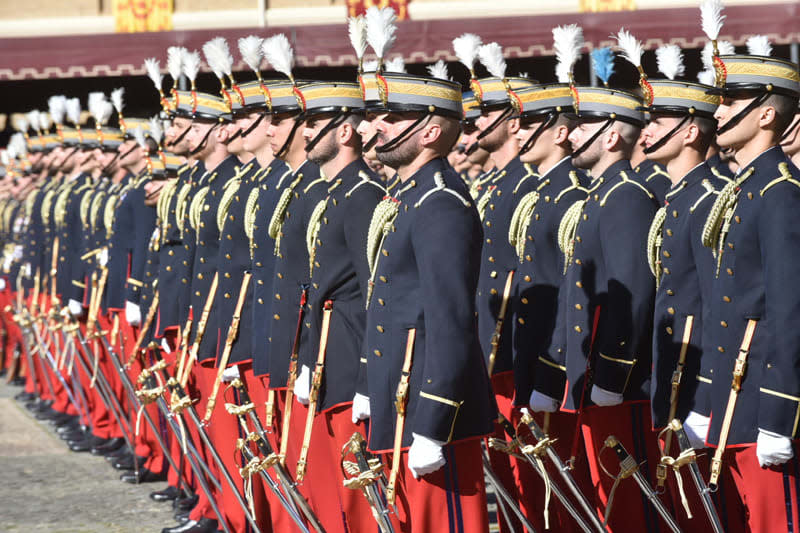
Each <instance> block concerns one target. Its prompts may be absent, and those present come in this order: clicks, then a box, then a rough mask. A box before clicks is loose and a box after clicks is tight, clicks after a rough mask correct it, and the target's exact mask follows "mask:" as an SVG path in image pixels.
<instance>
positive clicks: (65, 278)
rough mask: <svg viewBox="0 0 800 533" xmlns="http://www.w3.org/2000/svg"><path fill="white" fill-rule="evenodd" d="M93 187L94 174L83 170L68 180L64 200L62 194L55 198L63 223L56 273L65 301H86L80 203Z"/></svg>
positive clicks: (57, 218)
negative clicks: (90, 174) (84, 295)
mask: <svg viewBox="0 0 800 533" xmlns="http://www.w3.org/2000/svg"><path fill="white" fill-rule="evenodd" d="M91 187H92V178H91V176H89V175H88V174H85V173H84V174H81V175H79V176H77V177H76V178H75V179H74V180H73V181H71V182H69V183H68V184H67V185H66V187H65V189H64V190H63V191H62V195H65V196H62V198H64V202H63V203H62V202H61V201H62V198H59V199H58V200H57V201H56V206H55V208H56V212H55V217H56V224H58V225H60V232H59V235H60V243H59V248H60V253H59V260H58V264H59V268H58V273H57V274H56V277H57V279H58V287H59V292H60V293H61V301H62V303H67V300H77V301H79V302H80V301H83V293H84V291H85V289H86V285H85V283H84V282H83V280H84V277H85V272H84V268H83V262H82V261H81V255H83V224H82V222H81V215H80V204H81V201H82V200H83V196H84V195H85V194H88V193H89V191H91ZM62 209H63V211H62ZM62 271H63V273H62Z"/></svg>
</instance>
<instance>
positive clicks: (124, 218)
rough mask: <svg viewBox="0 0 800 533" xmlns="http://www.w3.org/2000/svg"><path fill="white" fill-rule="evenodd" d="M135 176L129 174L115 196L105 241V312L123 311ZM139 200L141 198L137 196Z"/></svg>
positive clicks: (131, 230)
mask: <svg viewBox="0 0 800 533" xmlns="http://www.w3.org/2000/svg"><path fill="white" fill-rule="evenodd" d="M137 179H138V178H137V177H136V176H133V175H131V174H129V175H128V176H126V178H125V180H124V185H123V186H122V189H121V190H120V192H119V196H118V197H117V198H116V199H115V201H116V208H115V209H114V224H113V230H112V232H111V238H110V239H109V242H108V281H107V282H106V307H107V308H108V310H109V311H124V310H125V297H126V294H125V287H126V283H127V279H128V272H129V265H130V260H131V253H132V250H133V239H132V238H131V236H132V235H133V216H134V205H133V203H134V197H135V196H136V195H134V196H130V192H131V190H132V189H133V188H134V186H135V184H136V181H137ZM140 199H141V197H140Z"/></svg>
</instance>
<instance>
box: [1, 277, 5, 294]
mask: <svg viewBox="0 0 800 533" xmlns="http://www.w3.org/2000/svg"><path fill="white" fill-rule="evenodd" d="M4 290H6V280H5V278H0V291H4Z"/></svg>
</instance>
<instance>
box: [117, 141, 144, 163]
mask: <svg viewBox="0 0 800 533" xmlns="http://www.w3.org/2000/svg"><path fill="white" fill-rule="evenodd" d="M119 155H120V159H119V166H121V167H127V166H131V165H135V164H136V163H138V162H139V160H140V159H141V158H142V149H141V147H139V146H138V145H137V144H136V141H134V140H133V139H128V140H126V141H125V142H123V143H122V144H121V145H120V146H119Z"/></svg>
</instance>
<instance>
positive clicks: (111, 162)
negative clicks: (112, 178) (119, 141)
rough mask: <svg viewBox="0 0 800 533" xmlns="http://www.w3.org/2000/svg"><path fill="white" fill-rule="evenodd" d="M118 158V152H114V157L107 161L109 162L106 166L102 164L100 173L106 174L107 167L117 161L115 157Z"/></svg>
mask: <svg viewBox="0 0 800 533" xmlns="http://www.w3.org/2000/svg"><path fill="white" fill-rule="evenodd" d="M119 158H120V157H119V152H117V153H115V154H114V159H112V160H111V161H110V162H109V163H108V164H107V165H106V166H104V167H103V169H102V170H101V171H100V173H101V174H103V175H107V174H108V171H109V169H110V168H111V166H112V165H113V164H114V163H116V162H117V159H119Z"/></svg>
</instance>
